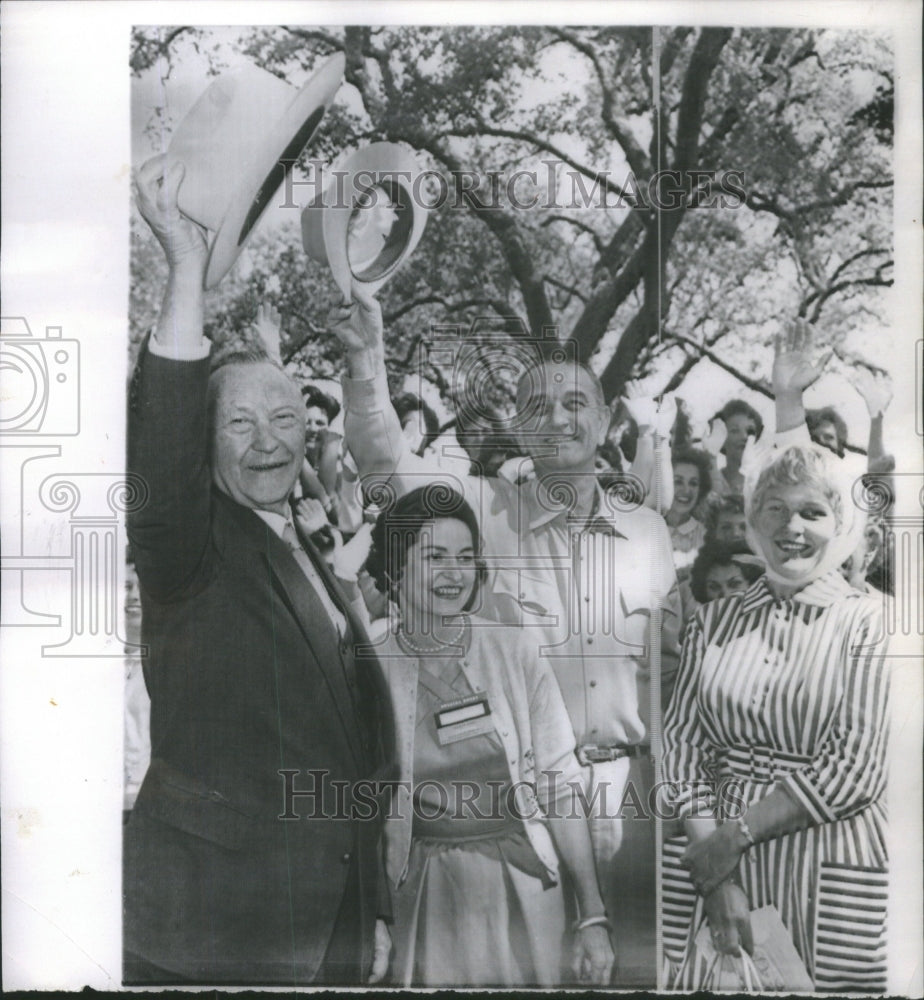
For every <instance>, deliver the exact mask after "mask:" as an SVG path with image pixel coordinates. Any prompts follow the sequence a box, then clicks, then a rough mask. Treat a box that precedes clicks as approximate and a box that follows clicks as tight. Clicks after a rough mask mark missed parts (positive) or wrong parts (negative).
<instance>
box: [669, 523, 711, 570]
mask: <svg viewBox="0 0 924 1000" xmlns="http://www.w3.org/2000/svg"><path fill="white" fill-rule="evenodd" d="M668 528H669V530H670V533H671V546H672V547H673V549H674V567H675V569H677V570H678V571H680V570H682V569H687V568H688V567H690V566H692V565H693V560H694V559H696V553H697V552H699V548H700V546H701V545H702V544H703V541H704V540H705V538H706V526H705V525H704V524H703V522H702V521H698V520H697V519H696V518H695V517H688V518H687V519H686V521H684V522H683V524H676V525H674V526H673V527H671V526H670V525H669V526H668Z"/></svg>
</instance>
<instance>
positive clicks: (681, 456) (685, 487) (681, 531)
mask: <svg viewBox="0 0 924 1000" xmlns="http://www.w3.org/2000/svg"><path fill="white" fill-rule="evenodd" d="M710 465H711V459H710V457H709V455H708V454H707V453H706V452H705V451H697V450H696V449H695V448H684V449H682V450H680V451H675V452H674V454H673V455H672V456H671V467H672V469H673V474H674V499H673V501H672V503H671V506H670V510H668V512H667V514H666V515H665V516H664V520H665V521H667V526H668V528H669V529H670V533H671V546H672V548H673V550H674V566H675V567H676V568H677V570H678V572H679V571H680V570H682V569H686V568H687V567H689V566H690V564H691V563H692V562H693V560H694V559H695V558H696V552H697V550H698V549H699V547H700V546H701V545H702V544H703V539H704V538H705V536H706V528H705V525H704V524H703V522H702V521H701V520H700V519H699V518H698V517H696V514H695V512H696V510H697V508H698V507H699V505H700V503H701V502H702V501H703V500H704V499H705V498H706V496H708V494H709V491H710V490H711V489H712V476H711V474H710V471H709V470H710Z"/></svg>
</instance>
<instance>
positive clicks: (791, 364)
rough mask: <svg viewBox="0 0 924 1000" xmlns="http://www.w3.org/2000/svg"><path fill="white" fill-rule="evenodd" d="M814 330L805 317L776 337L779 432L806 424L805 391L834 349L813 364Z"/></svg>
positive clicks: (777, 429) (774, 390)
mask: <svg viewBox="0 0 924 1000" xmlns="http://www.w3.org/2000/svg"><path fill="white" fill-rule="evenodd" d="M811 348H812V332H811V328H810V327H809V325H808V323H806V322H805V321H804V320H796V322H795V323H793V324H792V325H791V326H790V327H789V329H788V330H787V331H786V332H785V333H779V334H777V335H776V337H774V340H773V350H774V357H773V395H774V399H775V402H776V431H777V434H780V433H782V432H784V431H791V430H794V429H796V428H797V427H800V426H801V425H802V424H804V423H805V406H804V405H803V402H802V394H803V393H804V392H805V390H806V389H808V387H809V386H810V385H812V384H813V383H815V382H816V381H817V380H818V377H819V376H820V375H821V373H822V370H823V369H824V366H825V364H826V363H827V360H828V358H829V357H830V352H829V353H828V354H826V355H825V356H824V357H823V358H822V359H821V360H820V361H818V362H817V363H816V364H813V363H812V361H811V360H810V359H809V353H810V351H811Z"/></svg>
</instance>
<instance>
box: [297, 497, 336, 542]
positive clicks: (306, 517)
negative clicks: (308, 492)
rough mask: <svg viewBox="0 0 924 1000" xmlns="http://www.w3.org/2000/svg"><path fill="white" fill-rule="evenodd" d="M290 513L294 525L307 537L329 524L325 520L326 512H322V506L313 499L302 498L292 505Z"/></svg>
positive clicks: (318, 501)
mask: <svg viewBox="0 0 924 1000" xmlns="http://www.w3.org/2000/svg"><path fill="white" fill-rule="evenodd" d="M292 512H293V516H294V518H295V523H296V524H297V525H298V526H299V527H300V528H301V529H302V531H303V532H304V533H305V534H306V535H308V536H309V537H310V536H311V535H313V534H314V533H315V532H316V531H320V530H321V528H323V527H324V526H325V525H326V524H329V523H330V522H329V521H328V520H327V511H325V510H324V505H323V504H322V503H321V501H320V500H317V499H315V498H314V497H302V499H301V500H299V501H298V503H296V504H295V505H294V507H293V511H292Z"/></svg>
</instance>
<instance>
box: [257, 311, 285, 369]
mask: <svg viewBox="0 0 924 1000" xmlns="http://www.w3.org/2000/svg"><path fill="white" fill-rule="evenodd" d="M254 327H255V328H256V331H257V334H258V335H259V337H260V340H261V341H262V342H263V346H264V347H265V348H266V353H267V354H268V355H269V356H270V357H271V358H273V359H274V360H276V361H281V360H282V357H281V355H280V350H279V344H280V342H281V340H282V317H281V316H280V315H279V310H278V309H277V308H276V307H275V306H274V305H273V304H272V303H271V302H261V303H260V304H259V305H258V306H257V316H256V319H255V320H254Z"/></svg>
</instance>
